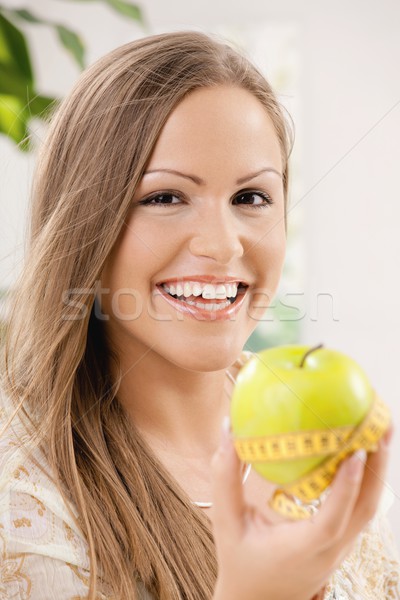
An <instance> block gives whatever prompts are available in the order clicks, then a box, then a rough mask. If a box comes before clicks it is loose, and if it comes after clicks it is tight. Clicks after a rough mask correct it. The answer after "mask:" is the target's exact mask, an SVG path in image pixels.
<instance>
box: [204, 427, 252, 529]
mask: <svg viewBox="0 0 400 600" xmlns="http://www.w3.org/2000/svg"><path fill="white" fill-rule="evenodd" d="M228 427H229V421H228V422H226V421H225V422H224V426H223V432H222V436H221V443H220V446H219V448H218V450H217V451H216V452H215V454H214V456H213V458H212V461H211V483H212V499H213V529H214V533H215V537H216V538H220V537H221V536H223V537H224V538H226V537H227V536H229V538H230V539H232V537H236V539H237V538H238V537H239V536H240V532H241V530H242V526H243V517H244V513H245V500H244V495H243V486H242V481H241V472H240V460H239V457H238V455H237V453H236V450H235V447H234V445H233V442H232V438H231V435H230V433H229V430H228Z"/></svg>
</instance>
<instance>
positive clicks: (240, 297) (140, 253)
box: [101, 86, 286, 371]
mask: <svg viewBox="0 0 400 600" xmlns="http://www.w3.org/2000/svg"><path fill="white" fill-rule="evenodd" d="M282 168H283V167H282V158H281V149H280V145H279V141H278V138H277V135H276V133H275V130H274V127H273V124H272V121H271V119H270V117H269V116H268V114H267V112H266V110H265V108H264V107H263V106H262V105H261V103H260V102H259V101H258V100H257V99H256V98H255V97H254V96H253V95H252V94H250V93H249V92H248V91H246V90H243V89H241V88H237V87H232V86H229V87H228V86H220V87H214V88H202V89H199V90H196V91H194V92H192V93H191V94H189V95H188V96H186V98H185V99H184V100H183V101H182V102H181V103H180V104H179V105H178V106H177V107H176V108H175V110H174V111H173V112H172V113H171V115H170V117H169V119H168V120H167V122H166V124H165V126H164V128H163V129H162V132H161V135H160V137H159V139H158V141H157V144H156V146H155V148H154V151H153V153H152V156H151V158H150V161H149V163H148V166H147V169H146V172H145V174H144V176H143V178H142V180H141V181H140V184H139V186H138V188H137V190H136V193H135V195H134V197H133V198H132V208H131V211H130V214H129V217H128V219H127V222H126V226H125V227H124V230H123V232H122V234H121V236H120V238H119V240H118V241H117V243H116V245H115V247H114V249H113V252H112V253H111V255H110V256H109V259H108V261H107V264H106V268H105V269H104V272H103V274H102V279H101V283H102V288H106V289H107V288H108V289H109V292H108V291H105V290H104V289H103V292H102V295H101V308H102V312H103V314H104V315H105V323H106V328H107V330H108V334H109V335H110V336H111V340H112V341H113V342H114V343H115V344H116V347H117V349H118V348H119V349H120V351H123V352H126V353H131V354H132V358H134V359H137V358H139V357H140V355H141V354H143V353H145V352H146V351H148V350H149V349H152V351H153V352H155V353H157V354H158V355H160V356H162V357H163V358H165V359H166V360H168V361H170V362H172V363H174V364H175V365H178V366H181V367H183V368H187V369H189V370H195V371H196V370H199V371H200V370H204V371H208V370H218V369H222V368H225V367H226V366H227V365H229V364H231V363H232V362H233V361H234V360H235V359H236V358H237V356H238V355H239V353H240V351H241V350H242V348H243V346H244V344H245V342H246V340H247V339H248V337H249V335H250V334H251V333H252V331H253V330H254V328H255V327H256V325H257V323H258V321H259V319H261V318H262V316H263V314H264V313H265V310H266V308H267V306H268V305H269V304H270V302H271V300H272V298H273V296H274V295H275V293H276V289H277V286H278V283H279V279H280V275H281V270H282V266H283V261H284V255H285V244H286V234H285V220H284V196H283V183H282ZM166 282H167V284H166V285H165V286H164V287H163V285H162V284H165V283H166ZM188 282H192V283H188ZM226 283H229V284H230V285H228V286H226V285H225V284H226ZM235 283H236V286H235ZM242 283H244V284H245V289H242V286H241V285H240V284H242ZM232 284H233V285H232ZM180 286H182V287H180ZM237 286H238V294H237V296H236V299H235V301H234V302H233V303H232V301H231V300H229V298H227V297H226V296H227V295H228V296H231V297H232V298H233V297H234V294H235V293H236V291H235V287H237ZM171 294H173V295H174V296H175V298H173V297H172V296H171ZM176 296H180V299H177V298H176ZM212 296H215V298H214V299H212ZM190 302H192V303H194V304H190Z"/></svg>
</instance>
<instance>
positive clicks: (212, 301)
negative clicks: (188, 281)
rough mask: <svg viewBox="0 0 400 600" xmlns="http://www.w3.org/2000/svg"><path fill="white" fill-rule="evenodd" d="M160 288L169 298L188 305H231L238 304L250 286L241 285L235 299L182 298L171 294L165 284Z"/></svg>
mask: <svg viewBox="0 0 400 600" xmlns="http://www.w3.org/2000/svg"><path fill="white" fill-rule="evenodd" d="M157 287H158V288H161V289H162V291H163V292H164V293H166V294H168V296H171V298H174V299H175V300H179V301H181V302H186V303H187V304H204V305H207V304H224V303H225V304H226V303H227V302H229V303H230V304H234V303H235V302H237V300H238V299H239V298H240V297H241V296H242V295H243V294H245V293H246V290H247V288H248V287H249V286H248V285H246V284H244V283H239V285H238V288H237V294H236V296H235V297H234V298H223V299H221V298H210V299H209V298H203V297H202V296H193V295H191V296H184V295H183V294H182V295H181V296H178V295H177V294H171V293H170V292H168V291H167V290H166V289H165V288H163V284H159V285H157Z"/></svg>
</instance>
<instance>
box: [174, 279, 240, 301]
mask: <svg viewBox="0 0 400 600" xmlns="http://www.w3.org/2000/svg"><path fill="white" fill-rule="evenodd" d="M163 288H164V289H165V291H166V292H168V293H169V294H172V295H174V296H175V295H176V296H184V297H185V298H188V297H189V296H202V297H203V298H204V299H205V300H214V299H218V300H224V299H226V298H235V297H236V295H237V288H238V284H237V283H225V284H222V283H220V284H218V285H213V284H212V283H201V282H199V281H185V282H182V284H181V283H176V285H173V284H170V283H169V284H166V283H163Z"/></svg>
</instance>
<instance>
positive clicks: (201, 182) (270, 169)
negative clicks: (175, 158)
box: [143, 167, 282, 185]
mask: <svg viewBox="0 0 400 600" xmlns="http://www.w3.org/2000/svg"><path fill="white" fill-rule="evenodd" d="M151 173H171V174H172V175H178V177H183V178H184V179H190V181H193V182H194V183H196V184H197V185H205V184H206V182H205V181H204V179H200V177H197V175H190V174H189V173H181V171H176V170H175V169H150V170H148V171H146V172H145V173H144V174H143V177H144V176H145V175H150V174H151ZM262 173H275V175H278V177H280V178H282V173H280V172H279V171H277V170H276V169H274V168H273V167H264V168H263V169H260V170H259V171H255V173H250V174H249V175H245V177H240V178H239V179H237V180H236V184H237V185H241V184H242V183H245V182H246V181H250V180H251V179H254V178H255V177H258V176H259V175H261V174H262Z"/></svg>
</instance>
